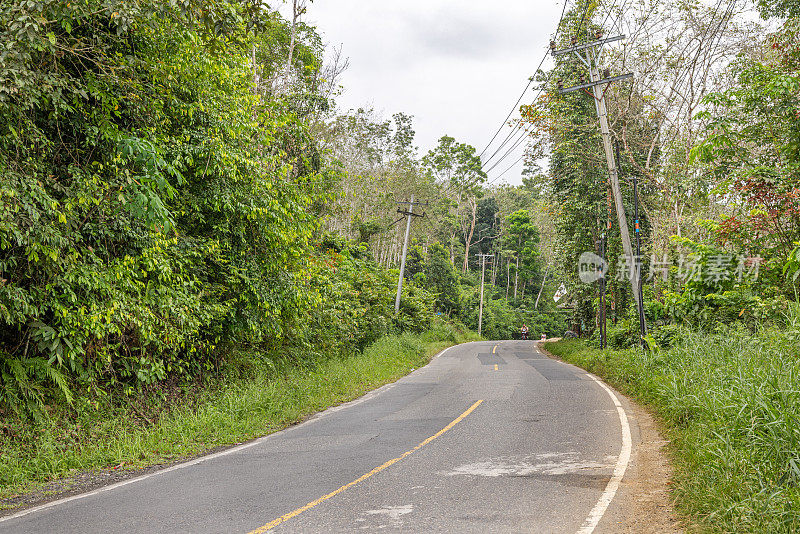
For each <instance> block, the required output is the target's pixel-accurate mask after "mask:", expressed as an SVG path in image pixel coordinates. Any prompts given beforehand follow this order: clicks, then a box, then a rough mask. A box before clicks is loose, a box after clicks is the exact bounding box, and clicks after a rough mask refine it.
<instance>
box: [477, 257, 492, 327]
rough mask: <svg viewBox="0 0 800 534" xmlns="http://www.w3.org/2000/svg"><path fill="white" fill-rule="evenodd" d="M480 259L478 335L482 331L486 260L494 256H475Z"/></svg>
mask: <svg viewBox="0 0 800 534" xmlns="http://www.w3.org/2000/svg"><path fill="white" fill-rule="evenodd" d="M477 256H478V257H479V258H480V259H481V303H480V305H479V306H478V335H481V331H482V330H483V276H484V274H485V273H486V258H494V254H477Z"/></svg>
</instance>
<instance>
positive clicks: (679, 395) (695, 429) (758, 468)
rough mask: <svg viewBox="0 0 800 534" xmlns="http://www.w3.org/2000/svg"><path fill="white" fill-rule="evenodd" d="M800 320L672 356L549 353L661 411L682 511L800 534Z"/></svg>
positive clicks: (689, 346)
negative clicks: (672, 456)
mask: <svg viewBox="0 0 800 534" xmlns="http://www.w3.org/2000/svg"><path fill="white" fill-rule="evenodd" d="M799 317H800V315H798V314H797V313H796V312H794V313H793V315H792V316H791V317H790V318H789V327H788V328H787V329H786V330H784V331H778V330H776V329H769V330H762V331H760V332H758V333H756V334H752V333H750V332H748V331H746V330H744V329H737V328H736V327H724V326H723V327H720V329H719V330H718V331H717V332H714V333H712V334H687V335H685V336H684V337H682V338H681V339H680V340H679V342H678V344H677V345H676V346H675V347H673V348H671V349H668V350H661V351H658V352H654V353H648V352H642V351H641V350H626V351H611V350H607V351H599V350H595V349H589V348H588V347H586V345H584V344H583V343H582V342H580V341H562V342H558V343H551V344H548V346H547V348H548V350H550V351H552V352H553V353H554V354H556V355H558V356H561V357H563V358H565V359H566V360H569V361H571V362H573V363H576V364H578V365H581V366H582V367H585V368H587V369H588V370H590V371H592V372H595V373H597V374H599V375H601V376H603V377H604V378H606V379H607V380H609V382H610V383H612V384H614V385H615V386H617V387H619V388H620V389H621V390H622V391H624V392H627V393H630V394H633V395H634V396H636V397H638V398H639V399H640V400H643V401H645V402H647V403H648V404H650V405H651V406H653V407H654V408H655V410H656V411H657V412H658V414H659V415H660V417H661V418H662V420H663V421H664V422H665V423H666V426H667V428H668V432H669V437H670V438H671V439H672V451H673V453H674V457H675V460H676V467H677V472H676V487H675V494H676V497H677V499H678V505H679V509H680V510H681V511H683V512H685V513H687V514H689V515H690V516H692V517H694V518H695V519H696V520H697V521H698V523H699V524H700V525H702V527H703V528H704V529H708V530H710V531H715V532H748V533H749V532H798V531H800V342H799V341H798V339H799V336H798V333H800V319H799Z"/></svg>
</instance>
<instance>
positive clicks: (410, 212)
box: [394, 195, 428, 313]
mask: <svg viewBox="0 0 800 534" xmlns="http://www.w3.org/2000/svg"><path fill="white" fill-rule="evenodd" d="M398 204H401V205H402V204H407V205H408V211H406V210H401V209H398V210H397V213H402V214H403V215H405V216H406V217H408V220H406V238H405V240H403V255H402V257H401V259H400V276H399V277H398V278H397V297H396V298H395V299H394V312H395V313H397V312H399V311H400V295H401V294H402V293H403V274H404V273H405V270H406V254H407V253H408V235H409V233H410V232H411V218H412V217H424V216H425V212H422V214H418V213H414V205H415V204H420V205H424V206H427V205H428V203H427V202H424V203H423V202H414V195H411V201H410V202H409V201H403V202H398Z"/></svg>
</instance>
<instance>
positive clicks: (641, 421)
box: [539, 346, 686, 534]
mask: <svg viewBox="0 0 800 534" xmlns="http://www.w3.org/2000/svg"><path fill="white" fill-rule="evenodd" d="M539 350H541V351H542V353H544V354H546V355H547V356H548V357H550V358H552V359H554V360H558V361H564V360H562V359H561V358H558V357H557V356H554V355H553V354H551V353H549V352H548V351H546V350H545V349H544V348H542V347H541V346H540V347H539ZM565 363H569V362H565ZM609 387H610V386H609ZM612 389H613V388H612ZM614 393H615V394H616V395H617V396H618V397H619V398H620V400H621V402H622V404H623V405H624V407H625V411H626V412H627V415H628V420H629V423H630V426H631V438H632V441H633V449H632V453H631V460H630V463H629V464H628V469H627V470H626V472H625V476H624V478H623V479H622V483H621V484H620V488H619V491H618V492H617V495H616V496H615V498H614V502H613V503H612V505H611V506H610V507H609V509H608V510H607V511H606V514H605V515H604V516H603V519H602V520H601V521H600V524H599V525H598V526H597V529H596V530H595V532H596V533H598V534H601V533H602V534H606V533H607V534H611V533H614V534H618V533H636V534H642V533H644V534H656V533H658V534H679V533H684V532H686V529H685V528H684V527H683V525H682V523H681V520H680V518H679V517H678V515H677V514H676V512H675V507H674V502H673V497H672V492H671V487H672V475H673V470H672V464H671V461H670V458H669V455H668V454H667V450H666V445H667V444H668V443H669V442H668V440H666V439H664V433H663V430H662V429H661V428H660V426H659V423H658V421H657V420H656V419H655V417H653V415H652V414H651V413H650V412H649V411H648V410H647V409H646V408H644V407H642V406H640V405H639V404H637V403H636V402H634V401H633V400H631V399H630V398H629V397H627V396H625V395H623V394H621V393H619V392H618V391H616V390H614Z"/></svg>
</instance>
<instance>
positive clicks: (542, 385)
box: [0, 341, 631, 533]
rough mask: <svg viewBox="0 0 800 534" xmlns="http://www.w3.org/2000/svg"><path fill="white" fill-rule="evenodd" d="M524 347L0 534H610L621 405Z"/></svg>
mask: <svg viewBox="0 0 800 534" xmlns="http://www.w3.org/2000/svg"><path fill="white" fill-rule="evenodd" d="M536 347H537V343H536V342H532V341H518V342H513V341H505V342H480V343H468V344H464V345H459V346H457V347H452V348H450V349H448V350H447V351H445V352H444V353H442V354H440V355H439V356H438V357H436V358H435V359H434V360H433V361H432V362H431V363H430V364H429V365H428V366H426V367H424V368H423V369H419V370H417V371H415V372H413V373H412V374H411V375H409V376H407V377H405V378H403V379H401V380H400V381H398V382H397V383H395V384H392V385H389V386H386V387H384V388H381V389H379V390H377V391H375V392H373V393H371V394H369V395H367V396H366V397H363V398H362V399H359V400H357V401H354V402H352V403H349V404H347V405H344V406H340V407H337V408H334V409H331V410H328V411H326V412H324V413H322V414H320V415H318V416H316V417H314V418H313V419H311V420H309V421H307V422H305V423H303V424H301V425H298V426H295V427H292V428H290V429H287V430H285V431H283V432H279V433H276V434H273V435H270V436H267V437H265V438H261V439H259V440H256V441H254V442H251V443H248V444H246V445H243V446H240V447H237V448H235V449H231V450H228V451H225V452H223V453H218V454H215V455H211V456H207V457H205V458H203V459H200V460H195V461H193V462H189V463H187V464H181V465H179V466H176V467H173V468H170V469H168V470H165V471H160V472H157V473H154V474H152V475H148V476H146V477H141V478H138V479H133V480H130V481H126V482H124V483H121V484H117V485H115V486H109V487H107V488H101V489H100V490H96V491H95V492H91V493H89V494H86V495H83V496H79V497H77V498H75V497H73V498H70V499H65V500H62V501H55V502H53V503H50V504H47V505H44V506H41V507H38V508H34V509H31V510H28V511H24V512H21V513H19V514H17V515H13V516H10V517H8V518H5V519H2V520H0V532H20V533H27V532H31V533H33V532H36V533H39V532H53V533H56V532H80V533H91V532H126V533H128V532H147V533H151V532H242V533H245V532H251V531H254V530H257V531H260V532H267V531H271V532H276V533H277V532H358V531H366V532H370V531H376V530H381V531H389V532H391V531H398V532H399V531H402V532H459V533H462V532H480V533H484V532H503V533H506V532H542V533H560V532H569V533H576V532H581V533H589V532H592V531H593V530H594V527H595V525H597V524H598V523H599V524H600V528H601V529H603V530H606V529H607V527H605V528H604V527H603V525H604V523H603V519H604V517H603V516H604V515H606V516H608V515H614V513H615V511H614V508H615V506H621V504H620V501H619V499H617V500H614V496H615V493H616V488H617V486H618V485H619V482H620V479H621V478H622V476H623V474H624V470H625V467H626V465H627V460H628V457H629V455H630V443H631V440H630V431H629V429H628V426H627V418H626V415H625V411H624V408H622V407H621V406H620V405H619V400H618V399H617V398H616V396H615V395H614V394H613V393H612V392H611V391H610V390H608V389H607V388H606V387H605V386H603V385H602V384H600V383H599V382H598V381H596V380H595V379H594V378H592V377H591V376H589V375H587V374H586V372H585V371H583V370H581V369H578V368H576V367H573V366H570V365H567V364H564V363H561V362H557V361H554V360H551V359H549V358H547V357H546V356H544V355H543V354H541V353H540V352H539V351H538V350H537V348H536ZM606 512H608V513H606ZM606 519H607V518H606ZM270 529H271V530H270Z"/></svg>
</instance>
